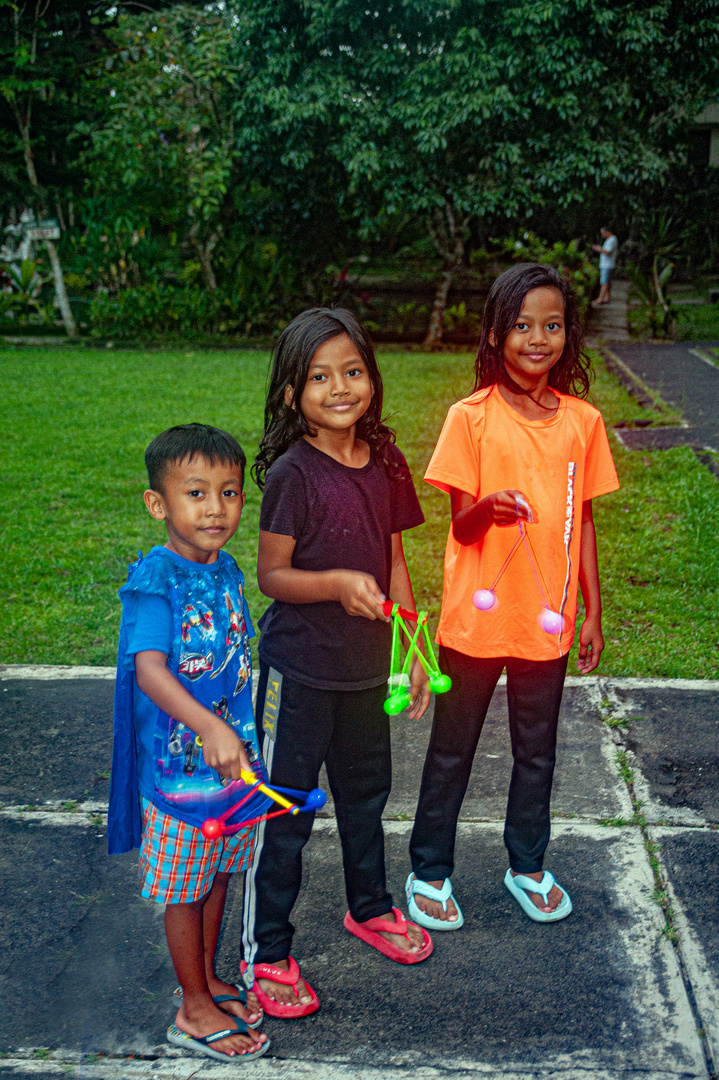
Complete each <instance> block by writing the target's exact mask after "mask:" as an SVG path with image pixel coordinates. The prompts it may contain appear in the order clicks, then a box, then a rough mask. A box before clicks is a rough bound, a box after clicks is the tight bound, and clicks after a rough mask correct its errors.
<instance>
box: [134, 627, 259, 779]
mask: <svg viewBox="0 0 719 1080" xmlns="http://www.w3.org/2000/svg"><path fill="white" fill-rule="evenodd" d="M135 678H136V680H137V685H138V686H139V687H140V690H142V692H143V694H146V695H147V697H149V698H150V700H151V701H153V702H154V703H155V705H157V706H158V708H160V709H162V711H163V712H166V713H167V715H168V716H172V717H173V718H174V719H175V720H177V721H179V723H181V724H184V725H185V726H186V727H188V728H189V729H190V730H191V731H194V732H195V734H196V735H199V736H200V738H201V739H202V756H203V757H204V759H205V762H206V763H207V764H208V765H209V766H210V768H212V769H216V770H217V772H218V773H219V774H220V776H222V777H224V778H226V779H228V780H240V779H241V773H240V770H241V769H245V770H246V771H247V772H251V771H252V767H251V765H250V763H249V761H248V759H247V754H246V753H245V750H244V747H243V746H242V743H241V742H240V740H239V739H238V737H237V735H236V734H235V733H234V731H233V730H232V728H231V727H229V726H228V725H227V724H226V723H225V721H224V720H221V719H220V717H219V716H216V715H215V714H214V713H213V712H210V710H209V709H206V708H205V706H204V705H201V704H200V702H199V701H197V700H196V699H195V698H194V697H193V696H192V694H190V693H189V692H188V691H187V690H186V689H185V688H184V686H183V685H182V683H180V682H179V681H178V680H177V679H176V678H175V676H174V675H173V674H172V672H171V671H170V670H169V668H168V667H167V656H166V655H165V653H163V652H158V651H156V650H154V649H147V650H145V651H144V652H139V653H136V654H135Z"/></svg>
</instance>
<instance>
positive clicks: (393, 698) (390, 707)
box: [384, 690, 412, 716]
mask: <svg viewBox="0 0 719 1080" xmlns="http://www.w3.org/2000/svg"><path fill="white" fill-rule="evenodd" d="M411 700H412V699H411V698H410V696H409V694H408V693H407V691H406V690H400V691H398V692H396V693H394V694H390V696H389V697H388V698H385V703H384V711H385V712H386V713H387V715H388V716H397V715H398V714H399V713H401V712H404V710H405V709H406V708H407V706H408V705H409V703H410V701H411Z"/></svg>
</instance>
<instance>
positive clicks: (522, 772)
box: [410, 647, 568, 881]
mask: <svg viewBox="0 0 719 1080" xmlns="http://www.w3.org/2000/svg"><path fill="white" fill-rule="evenodd" d="M567 659H568V657H567V656H563V657H559V658H557V659H556V660H519V659H517V658H516V657H512V656H505V657H492V658H490V659H477V658H476V657H472V656H465V654H464V653H460V652H455V651H454V650H453V649H446V648H443V647H440V650H439V664H440V667H441V669H442V671H443V672H445V673H446V674H447V675H449V676H450V678H451V679H452V689H451V690H449V691H448V692H447V693H446V694H441V695H439V696H438V697H437V699H436V703H435V710H434V723H433V725H432V734H431V736H430V741H429V747H428V749H427V758H426V760H425V765H424V772H423V775H422V787H421V789H420V795H419V804H418V806H417V816H416V818H415V823H414V829H413V830H412V838H411V840H410V855H411V857H412V869H413V870H414V873H415V874H416V876H417V877H418V878H419V879H420V881H439V880H443V879H444V878H448V877H451V876H452V871H453V869H454V844H455V836H456V832H457V818H458V817H459V811H460V808H461V806H462V800H463V799H464V795H465V792H466V790H467V784H468V782H469V777H470V773H471V771H472V762H473V761H474V754H475V751H476V749H477V743H478V741H479V736H480V733H481V731H482V726H483V724H484V718H485V716H486V715H487V709H488V707H489V702H490V699H491V697H492V693H493V691H494V688H495V686H496V685H497V680H498V679H499V676H500V675H501V674H502V671H503V669H504V668H505V666H506V668H507V703H508V705H509V732H510V736H511V740H512V755H513V757H514V767H513V769H512V779H511V781H510V785H509V797H508V799H507V817H506V821H505V825H504V842H505V844H506V845H507V850H508V852H509V865H510V866H511V868H512V869H513V870H515V871H516V872H517V873H520V874H533V873H536V872H538V871H540V870H541V869H542V860H543V858H544V852H545V850H546V848H547V844H548V843H549V831H550V820H549V800H550V796H551V793H552V779H553V776H554V761H555V754H556V746H557V721H558V719H559V707H560V704H561V701H562V691H563V689H564V677H565V674H566V670H567Z"/></svg>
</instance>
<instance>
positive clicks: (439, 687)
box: [429, 672, 452, 694]
mask: <svg viewBox="0 0 719 1080" xmlns="http://www.w3.org/2000/svg"><path fill="white" fill-rule="evenodd" d="M429 685H430V688H431V690H432V693H433V694H444V693H445V691H447V690H449V689H451V686H452V680H451V679H450V677H449V675H442V673H441V672H439V673H438V674H437V675H430V677H429Z"/></svg>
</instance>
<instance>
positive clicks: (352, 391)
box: [242, 308, 432, 1017]
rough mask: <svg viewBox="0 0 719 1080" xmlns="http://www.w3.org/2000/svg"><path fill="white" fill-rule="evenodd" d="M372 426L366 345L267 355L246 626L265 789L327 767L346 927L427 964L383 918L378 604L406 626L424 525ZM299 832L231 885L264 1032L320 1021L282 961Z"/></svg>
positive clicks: (333, 318) (305, 328) (390, 438)
mask: <svg viewBox="0 0 719 1080" xmlns="http://www.w3.org/2000/svg"><path fill="white" fill-rule="evenodd" d="M381 417H382V380H381V376H380V373H379V369H378V367H377V361H376V359H375V356H374V352H373V349H372V345H371V342H370V340H369V338H368V336H367V333H366V331H365V330H364V328H363V327H362V326H361V325H360V324H359V323H358V322H357V320H356V319H355V318H354V316H353V315H352V314H351V313H350V312H349V311H344V310H341V309H328V308H313V309H311V310H309V311H305V312H303V313H302V314H301V315H298V316H297V318H296V319H294V320H293V321H292V322H291V323H290V324H289V326H288V327H287V328H286V330H285V331H284V333H283V334H282V336H281V338H280V340H279V343H278V345H277V349H276V351H275V355H274V359H273V365H272V374H271V380H270V388H269V392H268V396H267V405H266V407H265V430H264V435H263V438H262V442H261V444H260V450H259V454H258V456H257V460H256V461H255V465H254V469H253V471H254V474H255V479H256V480H257V482H258V484H259V485H260V487H264V496H263V500H262V510H261V513H260V546H259V555H258V561H257V576H258V581H259V585H260V588H261V590H262V592H263V593H265V595H266V596H270V597H272V600H273V602H272V604H271V605H270V607H269V608H268V609H267V611H266V612H265V614H264V615H263V617H262V619H261V620H260V623H259V625H260V628H261V630H262V637H261V639H260V647H259V654H260V681H259V690H258V695H257V720H258V725H257V726H258V733H259V736H260V740H261V741H262V743H263V753H264V757H265V761H266V763H267V769H268V772H269V774H270V780H271V782H272V783H274V784H278V785H281V786H287V787H294V788H301V789H311V788H313V787H315V786H316V785H317V782H318V776H319V771H320V767H321V766H322V763H323V762H324V763H325V764H326V766H327V774H328V778H329V782H330V787H331V789H332V794H333V797H334V801H335V811H336V814H337V827H338V830H339V833H340V838H341V841H342V854H343V861H344V872H345V886H346V891H347V899H348V903H349V911H348V913H347V915H346V916H345V920H344V925H345V927H346V928H347V929H348V930H349V931H350V933H353V934H355V935H356V936H357V937H360V938H361V939H362V940H363V941H366V942H367V943H368V944H370V945H372V946H374V947H375V948H377V949H379V950H380V952H382V953H384V954H385V955H386V956H389V957H390V958H391V959H393V960H397V961H398V962H399V963H403V964H415V963H418V962H419V961H420V960H424V959H425V958H426V957H427V956H429V954H430V953H431V951H432V941H431V938H430V936H429V934H428V933H427V931H426V930H423V929H421V928H420V927H418V926H415V925H414V924H412V923H407V922H405V920H404V918H403V916H402V914H401V912H400V911H399V910H398V909H397V908H393V906H392V897H391V896H390V894H389V892H388V891H387V887H386V880H385V864H384V835H383V831H382V811H383V809H384V806H385V803H386V801H387V796H388V795H389V790H390V781H391V763H390V741H389V720H388V717H387V716H386V714H385V712H384V710H383V708H382V706H383V701H384V697H385V683H386V681H387V678H388V675H389V666H390V665H389V659H390V644H391V635H390V627H389V621H388V619H387V617H386V616H385V615H384V612H383V610H382V602H383V601H384V600H385V598H386V597H391V599H392V600H393V601H395V602H397V603H400V604H401V605H402V606H403V607H407V608H414V598H413V596H412V586H411V583H410V579H409V573H408V571H407V566H406V563H405V559H404V554H403V551H402V532H403V531H404V530H405V529H410V528H413V527H414V526H416V525H421V524H422V522H423V521H424V517H423V514H422V511H421V509H420V506H419V502H418V500H417V496H416V493H415V490H414V485H413V483H412V477H411V475H410V472H409V469H408V468H407V463H406V461H405V459H404V457H403V456H402V454H401V453H400V451H399V450H398V449H397V447H396V446H395V444H394V433H393V432H392V431H391V430H390V429H389V428H388V427H387V426H386V425H385V424H383V423H382V419H381ZM410 694H411V698H412V705H411V707H410V709H409V710H408V715H409V716H410V717H416V718H418V717H420V716H422V714H423V713H424V711H425V709H426V708H427V705H428V703H429V688H428V685H427V680H426V676H425V674H424V670H423V668H422V667H421V666H420V665H418V664H415V666H414V668H413V670H412V675H411V686H410ZM311 829H312V815H310V814H301V815H299V816H297V817H293V816H285V817H278V818H275V819H273V820H271V821H267V822H266V823H264V824H263V825H262V826H261V831H260V833H259V836H258V840H257V844H256V847H255V854H254V859H253V863H252V866H251V867H250V869H249V871H248V873H247V875H246V879H245V903H244V928H243V947H244V961H243V964H242V969H243V973H244V976H245V981H246V983H247V985H248V987H254V989H255V991H256V992H257V994H258V996H259V999H260V1003H261V1004H262V1007H263V1008H264V1010H265V1012H266V1013H268V1014H269V1015H270V1016H283V1017H300V1016H306V1015H307V1014H308V1013H311V1012H314V1011H315V1010H316V1009H317V1008H318V1007H319V1001H318V998H317V995H316V994H315V992H314V990H312V988H311V987H310V986H309V985H308V984H307V983H306V982H304V980H302V979H301V978H300V975H299V968H298V965H297V963H296V961H295V960H294V959H293V958H292V957H291V956H290V946H291V943H292V934H293V927H292V924H291V923H290V914H291V912H292V907H293V905H294V902H295V900H296V898H297V894H298V892H299V889H300V884H301V877H302V849H303V847H304V845H305V844H306V843H307V841H308V839H309V836H310V832H311Z"/></svg>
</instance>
